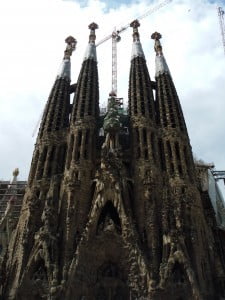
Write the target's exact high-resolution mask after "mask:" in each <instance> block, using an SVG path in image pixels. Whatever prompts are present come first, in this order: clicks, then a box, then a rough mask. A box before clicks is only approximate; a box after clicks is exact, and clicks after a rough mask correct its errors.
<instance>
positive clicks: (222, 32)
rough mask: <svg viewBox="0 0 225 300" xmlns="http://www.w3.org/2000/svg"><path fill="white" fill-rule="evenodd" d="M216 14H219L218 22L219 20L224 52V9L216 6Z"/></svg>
mask: <svg viewBox="0 0 225 300" xmlns="http://www.w3.org/2000/svg"><path fill="white" fill-rule="evenodd" d="M218 16H219V22H220V30H221V35H222V43H223V50H224V54H225V26H224V17H223V16H224V10H223V9H222V7H218Z"/></svg>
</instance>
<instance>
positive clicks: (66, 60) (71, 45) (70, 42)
mask: <svg viewBox="0 0 225 300" xmlns="http://www.w3.org/2000/svg"><path fill="white" fill-rule="evenodd" d="M65 42H66V43H67V47H66V50H65V51H64V57H63V61H62V63H61V65H60V68H59V71H58V74H57V78H68V79H70V68H71V66H70V56H71V55H72V53H73V51H74V50H75V49H76V44H77V41H76V40H75V39H74V38H73V37H72V36H68V38H66V39H65Z"/></svg>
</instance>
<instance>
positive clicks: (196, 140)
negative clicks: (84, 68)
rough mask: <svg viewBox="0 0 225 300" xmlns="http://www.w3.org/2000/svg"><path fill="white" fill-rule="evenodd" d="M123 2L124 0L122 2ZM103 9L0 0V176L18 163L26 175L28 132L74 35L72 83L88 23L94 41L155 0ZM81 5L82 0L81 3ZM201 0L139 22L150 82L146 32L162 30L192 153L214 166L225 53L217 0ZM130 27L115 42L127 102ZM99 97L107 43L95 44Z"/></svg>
mask: <svg viewBox="0 0 225 300" xmlns="http://www.w3.org/2000/svg"><path fill="white" fill-rule="evenodd" d="M121 2H122V1H121ZM150 2H152V1H147V0H145V1H140V2H139V3H134V4H132V5H131V4H129V5H125V4H123V5H121V6H120V7H118V8H117V9H113V8H107V4H106V3H107V2H105V3H104V2H103V1H97V0H90V1H89V2H88V6H87V7H80V4H82V2H80V4H79V3H78V2H76V1H61V0H33V1H30V0H20V1H16V0H15V1H13V0H2V1H1V2H0V36H1V45H2V46H1V48H0V66H1V69H0V82H1V89H0V141H1V148H0V178H4V179H9V178H10V177H11V172H12V170H13V169H14V168H15V167H17V166H18V167H19V168H20V178H21V179H25V178H26V177H27V176H28V172H29V164H30V161H31V156H32V152H33V146H34V143H35V139H33V138H32V137H31V135H32V131H33V129H34V127H35V125H36V122H37V121H38V119H39V116H40V114H41V112H42V110H43V108H44V105H45V103H46V101H47V98H48V95H49V92H50V89H51V87H52V84H53V82H54V79H55V76H56V74H57V70H58V67H59V64H60V61H61V58H62V56H63V51H64V48H65V44H64V39H65V38H66V37H67V36H68V35H73V36H74V37H75V38H76V39H77V40H78V44H77V50H76V51H75V53H74V54H73V57H72V82H75V81H76V80H77V76H78V74H79V71H80V66H81V63H82V58H83V55H84V52H85V47H86V44H87V41H88V34H89V30H88V28H87V27H88V24H90V23H91V22H92V21H95V22H96V23H98V25H99V29H98V31H97V32H96V34H97V40H100V39H101V38H103V37H104V36H106V35H107V34H109V33H110V32H111V31H112V29H113V27H114V26H115V25H124V24H127V23H128V22H130V21H132V20H133V19H134V18H135V17H137V16H138V15H141V14H142V13H143V12H145V11H146V10H147V9H148V8H150V7H151V6H154V5H157V4H158V3H159V1H153V3H152V4H150ZM83 4H84V2H83ZM217 4H219V3H215V4H212V3H211V4H210V3H209V2H207V1H204V0H196V1H191V0H174V1H172V3H170V4H167V5H166V6H165V7H163V8H161V9H160V10H158V11H157V12H155V13H154V14H151V15H149V16H148V17H146V18H144V19H143V20H141V27H140V30H139V31H140V35H141V41H142V45H143V49H144V51H145V56H146V59H147V62H148V66H149V71H150V74H151V78H152V80H153V79H154V50H153V41H152V40H151V39H150V35H151V33H152V32H154V31H159V32H161V34H162V35H163V39H162V45H163V49H164V54H165V56H166V59H167V62H168V65H169V68H170V70H171V73H172V76H173V79H174V82H175V85H176V88H177V91H178V94H179V96H180V100H181V104H182V107H183V111H184V115H185V118H186V122H187V125H188V130H189V135H190V138H191V144H192V147H193V152H194V153H195V154H196V155H197V156H198V157H200V158H202V159H203V160H205V161H207V162H211V161H214V163H215V164H216V167H217V169H224V168H225V159H224V148H225V142H224V140H225V139H224V131H225V130H224V129H225V121H224V117H223V115H224V111H225V91H224V82H225V72H224V69H225V59H224V58H225V57H224V53H223V48H222V41H221V35H220V28H219V21H218V16H217V11H216V5H217ZM131 35H132V32H131V30H130V29H128V30H127V31H126V32H124V33H123V34H121V37H122V40H121V42H120V43H119V44H118V96H121V97H124V99H125V100H127V91H128V76H129V65H130V53H131V45H132V36H131ZM97 55H98V65H99V80H100V82H99V84H100V95H101V101H102V102H104V101H105V102H106V100H107V97H108V93H109V92H110V89H111V42H110V41H108V42H105V43H104V44H102V45H101V46H99V47H98V49H97Z"/></svg>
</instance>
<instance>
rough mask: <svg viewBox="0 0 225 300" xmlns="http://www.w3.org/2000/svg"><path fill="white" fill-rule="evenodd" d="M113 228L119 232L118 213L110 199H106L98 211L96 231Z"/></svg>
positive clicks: (111, 229)
mask: <svg viewBox="0 0 225 300" xmlns="http://www.w3.org/2000/svg"><path fill="white" fill-rule="evenodd" d="M113 230H115V231H116V232H117V233H119V234H121V232H122V229H121V221H120V217H119V214H118V212H117V210H116V208H115V207H114V205H113V203H112V201H107V202H106V204H105V206H104V207H103V208H102V211H101V213H100V216H99V219H98V223H97V231H96V233H97V234H99V233H100V232H101V231H113Z"/></svg>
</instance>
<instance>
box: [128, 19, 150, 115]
mask: <svg viewBox="0 0 225 300" xmlns="http://www.w3.org/2000/svg"><path fill="white" fill-rule="evenodd" d="M130 26H131V27H132V28H133V46H132V56H131V68H130V80H129V111H130V115H131V116H145V117H147V118H149V117H150V119H152V120H153V119H154V99H153V92H152V87H151V80H150V76H149V72H148V68H147V65H146V61H145V56H144V52H143V50H142V46H141V42H140V36H139V32H138V27H139V26H140V23H139V22H138V20H134V21H133V22H132V23H131V24H130Z"/></svg>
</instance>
